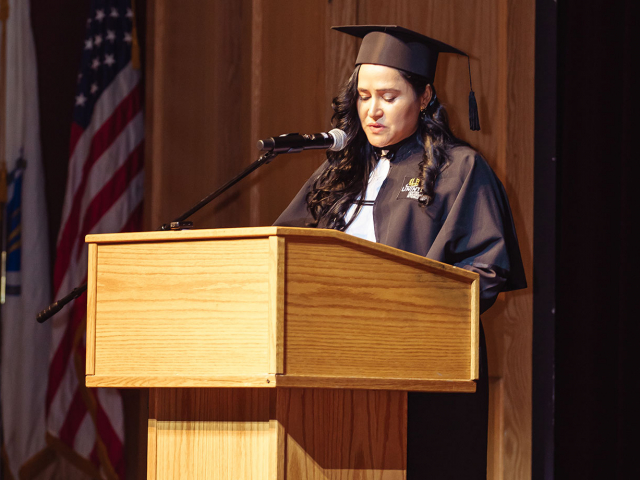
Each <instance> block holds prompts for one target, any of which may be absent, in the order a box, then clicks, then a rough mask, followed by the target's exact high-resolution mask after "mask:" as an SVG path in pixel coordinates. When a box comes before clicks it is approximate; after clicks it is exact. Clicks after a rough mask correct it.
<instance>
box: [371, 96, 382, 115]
mask: <svg viewBox="0 0 640 480" xmlns="http://www.w3.org/2000/svg"><path fill="white" fill-rule="evenodd" d="M382 114H383V112H382V109H381V108H380V103H379V102H378V101H377V100H373V99H371V105H370V106H369V118H372V119H373V120H377V119H379V118H380V117H381V116H382Z"/></svg>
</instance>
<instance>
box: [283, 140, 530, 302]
mask: <svg viewBox="0 0 640 480" xmlns="http://www.w3.org/2000/svg"><path fill="white" fill-rule="evenodd" d="M422 156H423V147H422V145H421V144H420V143H419V142H418V140H417V138H415V139H414V140H413V141H411V142H409V143H407V144H404V145H402V146H401V147H400V149H399V150H398V151H397V152H396V154H395V156H394V158H393V161H392V162H391V168H390V170H389V174H388V175H387V178H386V180H385V181H384V183H383V184H382V186H381V188H380V191H379V193H378V196H377V198H376V200H375V204H374V205H373V222H374V229H375V235H376V241H377V242H378V243H383V244H385V245H389V246H391V247H396V248H399V249H401V250H405V251H407V252H411V253H415V254H417V255H421V256H425V257H427V258H431V259H432V260H437V261H439V262H444V263H448V264H450V265H455V266H457V267H461V268H465V269H467V270H471V271H474V272H476V273H478V274H479V275H480V310H481V312H482V311H485V310H486V309H487V308H489V307H490V306H491V305H492V304H493V302H494V301H495V299H496V297H497V296H498V293H500V292H501V291H509V290H517V289H519V288H524V287H526V280H525V277H524V268H523V266H522V260H521V258H520V250H519V248H518V240H517V237H516V232H515V228H514V224H513V218H512V216H511V210H510V208H509V201H508V200H507V195H506V193H505V191H504V187H503V186H502V183H501V182H500V180H499V179H498V178H497V177H496V175H495V174H494V173H493V170H491V167H489V165H488V164H487V162H486V161H485V160H484V159H483V158H482V157H481V156H480V155H479V154H478V153H477V152H476V151H474V150H473V149H471V148H469V147H455V148H453V149H452V150H451V152H450V159H449V161H448V162H447V164H446V165H445V166H444V168H443V170H442V171H441V173H440V174H439V175H438V177H437V179H436V183H435V187H434V191H435V198H434V201H433V202H432V204H431V205H429V206H427V207H423V206H421V205H420V203H419V202H418V197H419V190H420V185H419V178H418V174H419V167H418V165H419V164H420V162H421V161H422ZM326 167H327V162H325V163H324V164H323V165H322V166H320V168H319V169H318V170H317V171H316V172H315V173H314V174H313V175H312V176H311V178H310V179H309V180H308V181H307V183H306V184H305V185H304V186H303V187H302V189H301V190H300V192H298V194H297V195H296V197H295V198H294V199H293V201H292V202H291V204H290V205H289V206H288V207H287V209H286V210H285V211H284V212H283V213H282V215H280V217H279V218H278V219H277V220H276V222H275V225H280V226H293V227H305V226H307V224H308V223H309V222H310V221H311V220H312V217H311V214H310V213H309V210H308V209H307V202H306V199H307V194H308V193H309V191H310V190H311V188H312V186H313V183H314V182H315V180H316V179H317V178H318V176H319V175H320V173H321V172H322V171H323V170H324V169H325V168H326ZM363 208H371V207H363ZM324 226H325V225H323V222H322V221H321V222H320V224H319V227H324Z"/></svg>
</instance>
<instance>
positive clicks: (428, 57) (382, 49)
mask: <svg viewBox="0 0 640 480" xmlns="http://www.w3.org/2000/svg"><path fill="white" fill-rule="evenodd" d="M331 28H332V29H334V30H337V31H339V32H342V33H346V34H348V35H352V36H354V37H358V38H362V44H361V45H360V51H359V52H358V58H357V59H356V65H362V64H363V63H372V64H375V65H384V66H387V67H393V68H398V69H400V70H404V71H405V72H409V73H413V74H415V75H419V76H421V77H424V78H426V79H427V82H428V83H433V80H434V78H435V74H436V64H437V62H438V55H439V54H440V53H456V54H458V55H464V56H465V57H467V61H468V59H469V55H467V54H466V53H464V52H463V51H461V50H458V49H457V48H455V47H452V46H451V45H447V44H446V43H443V42H440V41H439V40H435V39H433V38H429V37H427V36H426V35H422V34H420V33H417V32H414V31H412V30H408V29H406V28H403V27H398V26H396V25H346V26H341V27H331ZM468 65H469V85H470V86H471V64H470V62H469V63H468ZM469 126H470V128H471V130H480V121H479V119H478V106H477V103H476V98H475V94H474V93H473V87H472V86H471V92H470V93H469Z"/></svg>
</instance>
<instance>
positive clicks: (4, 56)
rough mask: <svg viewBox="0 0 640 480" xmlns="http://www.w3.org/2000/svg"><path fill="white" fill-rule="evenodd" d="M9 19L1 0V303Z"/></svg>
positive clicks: (1, 296)
mask: <svg viewBox="0 0 640 480" xmlns="http://www.w3.org/2000/svg"><path fill="white" fill-rule="evenodd" d="M8 19H9V1H8V0H0V23H1V28H2V38H0V238H1V239H2V240H1V242H2V258H1V266H0V305H4V302H5V298H6V290H7V242H6V238H5V237H6V231H7V229H6V228H5V218H4V217H5V206H6V204H7V159H6V148H5V145H6V135H7V106H6V99H7V20H8Z"/></svg>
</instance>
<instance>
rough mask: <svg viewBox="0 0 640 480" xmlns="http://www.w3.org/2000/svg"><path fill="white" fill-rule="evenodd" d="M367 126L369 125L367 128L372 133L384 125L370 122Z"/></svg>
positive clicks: (381, 128) (380, 129)
mask: <svg viewBox="0 0 640 480" xmlns="http://www.w3.org/2000/svg"><path fill="white" fill-rule="evenodd" d="M367 127H369V130H371V131H372V132H373V133H378V132H380V131H382V130H383V129H384V128H385V126H384V125H380V124H379V123H370V124H369V125H367Z"/></svg>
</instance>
